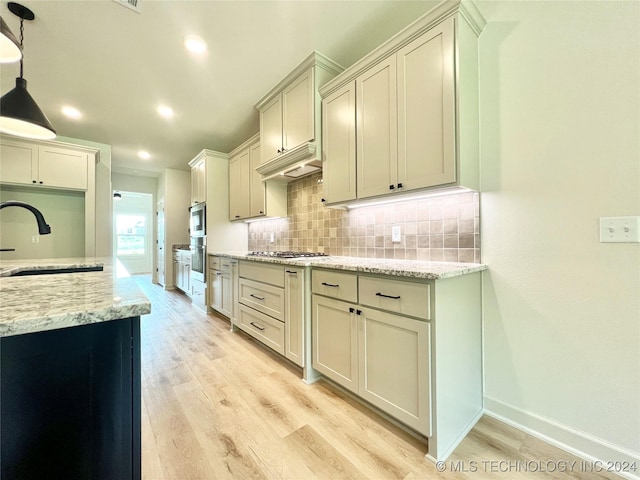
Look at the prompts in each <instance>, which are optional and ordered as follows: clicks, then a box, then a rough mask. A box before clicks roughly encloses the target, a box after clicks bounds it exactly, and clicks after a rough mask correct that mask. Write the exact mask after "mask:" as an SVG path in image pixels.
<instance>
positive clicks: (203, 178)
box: [189, 152, 207, 205]
mask: <svg viewBox="0 0 640 480" xmlns="http://www.w3.org/2000/svg"><path fill="white" fill-rule="evenodd" d="M206 160H207V158H206V153H205V152H201V153H200V154H199V155H198V156H197V157H196V158H194V159H193V160H191V161H190V162H189V166H190V167H191V205H195V204H197V203H202V202H206V201H207V162H206Z"/></svg>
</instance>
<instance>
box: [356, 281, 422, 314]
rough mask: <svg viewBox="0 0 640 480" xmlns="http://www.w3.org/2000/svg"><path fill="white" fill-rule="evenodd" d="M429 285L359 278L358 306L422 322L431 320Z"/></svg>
mask: <svg viewBox="0 0 640 480" xmlns="http://www.w3.org/2000/svg"><path fill="white" fill-rule="evenodd" d="M430 292H431V290H430V285H429V283H426V282H411V281H407V280H394V279H389V278H381V277H368V276H365V275H361V276H360V280H359V283H358V294H359V296H360V304H361V305H366V306H369V307H373V308H379V309H381V310H388V311H390V312H395V313H400V314H402V315H408V316H411V317H417V318H421V319H424V320H430V319H431V314H430V312H431V308H430V307H431V300H430Z"/></svg>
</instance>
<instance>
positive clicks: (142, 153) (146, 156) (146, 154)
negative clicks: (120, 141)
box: [138, 150, 151, 160]
mask: <svg viewBox="0 0 640 480" xmlns="http://www.w3.org/2000/svg"><path fill="white" fill-rule="evenodd" d="M138 156H139V157H140V158H142V159H144V160H149V159H150V158H151V154H150V153H149V152H147V151H145V150H140V151H139V152H138Z"/></svg>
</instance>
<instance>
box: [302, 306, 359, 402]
mask: <svg viewBox="0 0 640 480" xmlns="http://www.w3.org/2000/svg"><path fill="white" fill-rule="evenodd" d="M312 307H313V314H312V329H313V337H312V338H313V361H312V363H313V368H315V369H316V370H318V371H319V372H320V373H322V374H324V375H326V376H327V377H328V378H330V379H332V380H333V381H334V382H336V383H339V384H340V385H342V386H343V387H345V388H347V389H349V390H351V391H353V392H356V393H357V392H358V330H357V315H355V313H353V312H352V311H353V310H354V307H353V306H351V304H348V303H345V302H341V301H339V300H334V299H332V298H325V297H320V296H318V295H314V296H313V302H312ZM350 310H351V311H350Z"/></svg>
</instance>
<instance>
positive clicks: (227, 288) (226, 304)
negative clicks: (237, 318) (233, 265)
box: [220, 273, 233, 318]
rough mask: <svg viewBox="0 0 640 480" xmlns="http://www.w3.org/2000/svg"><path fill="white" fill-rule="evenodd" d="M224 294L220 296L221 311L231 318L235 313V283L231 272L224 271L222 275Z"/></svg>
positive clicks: (221, 282) (221, 283)
mask: <svg viewBox="0 0 640 480" xmlns="http://www.w3.org/2000/svg"><path fill="white" fill-rule="evenodd" d="M220 285H221V290H222V295H221V298H220V307H221V308H220V313H222V314H223V315H226V316H227V317H229V318H231V316H232V315H233V284H232V278H231V273H223V274H222V276H221V277H220Z"/></svg>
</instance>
